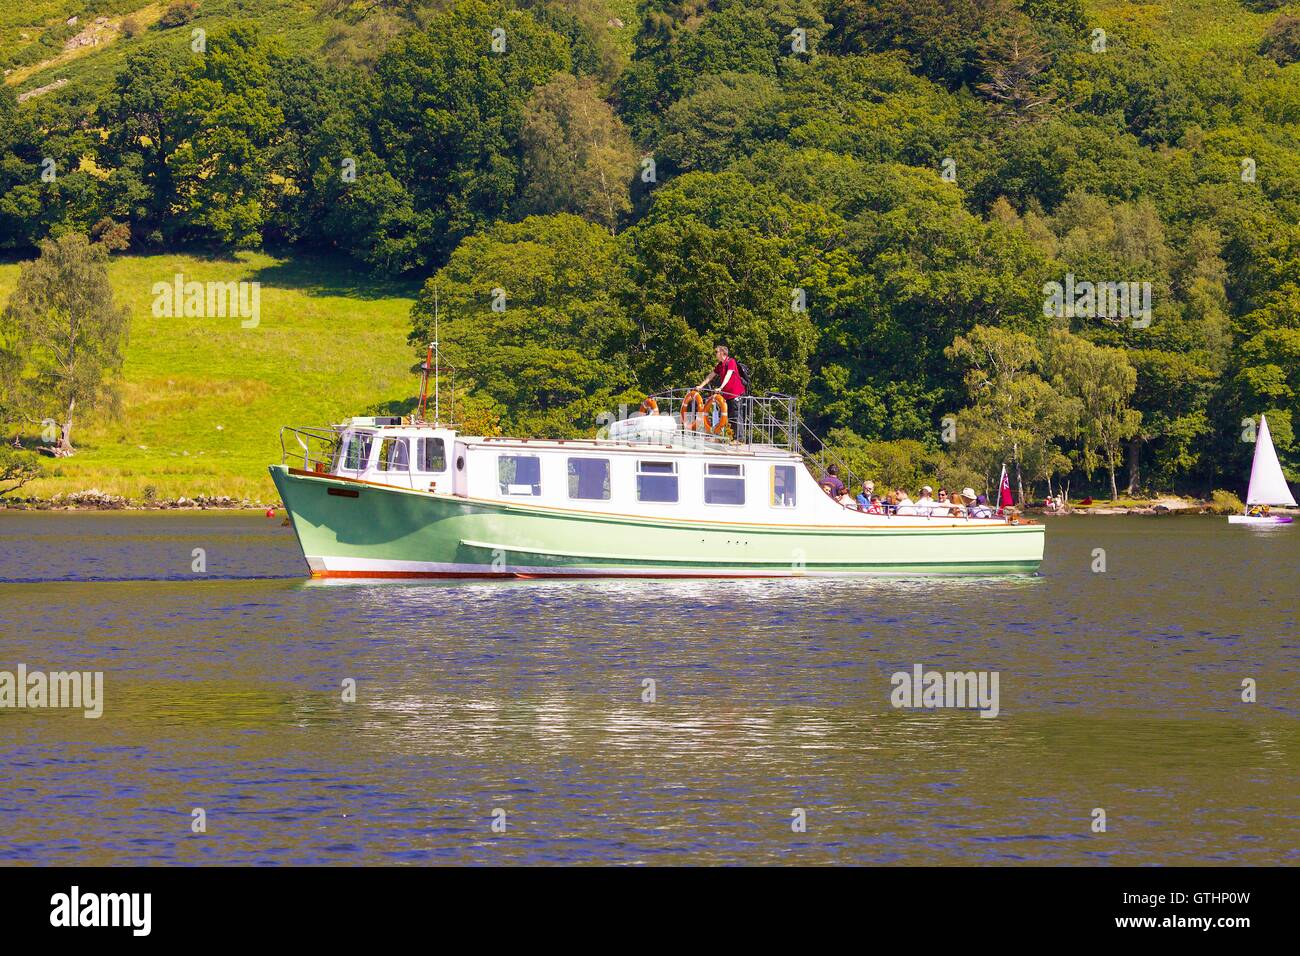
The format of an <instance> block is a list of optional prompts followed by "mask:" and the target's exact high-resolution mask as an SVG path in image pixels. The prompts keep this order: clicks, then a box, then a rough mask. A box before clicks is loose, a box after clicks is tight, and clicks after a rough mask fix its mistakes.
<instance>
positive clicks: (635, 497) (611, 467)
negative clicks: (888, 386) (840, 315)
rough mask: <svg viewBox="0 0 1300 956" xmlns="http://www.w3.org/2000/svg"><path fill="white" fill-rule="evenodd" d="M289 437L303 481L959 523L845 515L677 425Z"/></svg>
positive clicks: (772, 516)
mask: <svg viewBox="0 0 1300 956" xmlns="http://www.w3.org/2000/svg"><path fill="white" fill-rule="evenodd" d="M293 431H295V432H296V433H297V434H296V435H295V437H297V439H298V443H299V445H301V446H302V449H303V454H302V461H303V465H304V469H305V470H307V471H313V472H315V473H318V474H328V475H330V476H334V477H338V478H342V479H345V480H354V481H359V482H366V483H370V484H377V485H385V486H392V487H398V488H403V489H410V490H413V491H420V492H426V493H427V492H432V493H434V494H448V495H455V496H457V497H461V498H466V499H473V500H482V501H492V502H505V503H513V504H519V505H523V506H540V507H545V508H549V509H556V508H558V509H565V510H571V511H584V512H597V513H600V512H604V513H610V514H623V515H629V514H630V515H646V516H649V515H653V516H656V517H674V518H678V519H681V520H691V521H713V522H719V521H722V522H731V521H735V522H738V523H745V524H752V523H760V524H776V525H783V524H826V525H829V524H837V525H843V524H845V523H852V524H887V525H891V526H896V525H898V524H900V523H909V524H911V523H916V522H921V523H925V524H927V525H929V524H944V523H954V522H956V523H962V524H966V523H969V521H970V519H967V518H964V517H960V518H952V517H951V516H950V515H947V514H943V515H938V514H936V515H910V516H903V515H900V516H894V517H889V516H884V515H868V514H865V513H862V512H859V511H858V510H857V509H856V508H852V507H845V506H844V505H842V504H841V503H840V502H838V501H836V500H835V499H833V498H831V497H830V496H828V495H827V494H826V493H825V492H824V491H823V490H822V489H821V487H820V485H819V479H818V478H817V477H814V475H813V474H812V473H810V471H809V469H808V466H807V465H806V464H805V461H804V459H803V456H802V455H801V454H800V453H799V452H798V451H797V450H793V449H791V448H786V447H781V446H780V445H778V444H774V443H764V442H755V441H752V440H751V441H749V442H737V441H731V440H728V439H727V437H724V436H722V435H719V434H717V433H714V432H711V431H710V430H708V429H704V428H691V427H688V425H687V424H684V422H683V420H682V419H681V418H679V416H677V415H668V414H657V413H651V414H639V415H634V416H632V417H630V418H626V419H622V420H620V421H617V422H614V423H613V424H612V425H610V426H609V427H608V428H605V429H602V430H601V431H600V433H599V434H598V437H596V438H590V439H569V440H566V439H526V438H488V437H482V436H470V435H462V434H460V433H459V432H458V431H456V430H455V429H453V428H449V427H443V426H440V425H436V424H432V423H428V422H420V421H412V420H409V419H401V418H382V417H370V418H353V419H351V420H350V421H348V422H346V423H344V424H340V425H337V426H334V428H333V429H332V432H333V434H331V435H326V434H325V430H323V429H315V430H310V431H312V432H314V434H312V435H308V436H307V437H308V438H309V439H311V438H316V439H319V441H318V442H317V443H316V444H313V443H312V442H311V441H310V440H308V441H304V440H303V434H304V433H306V432H308V431H309V430H307V429H295V430H293ZM760 437H761V436H760ZM282 441H283V438H282ZM326 443H327V444H328V449H326V448H325V444H326ZM293 457H294V456H293V454H287V455H286V461H287V462H288V463H290V464H294V462H293V460H292V459H293ZM999 520H1000V519H999Z"/></svg>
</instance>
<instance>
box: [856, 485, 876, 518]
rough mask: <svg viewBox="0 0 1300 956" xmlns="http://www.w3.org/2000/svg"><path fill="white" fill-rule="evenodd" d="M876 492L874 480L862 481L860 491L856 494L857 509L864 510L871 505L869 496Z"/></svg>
mask: <svg viewBox="0 0 1300 956" xmlns="http://www.w3.org/2000/svg"><path fill="white" fill-rule="evenodd" d="M875 493H876V483H875V482H874V481H864V482H863V483H862V491H861V492H860V493H859V494H858V497H857V502H858V510H859V511H866V510H867V509H868V508H870V507H871V498H872V496H873V495H875Z"/></svg>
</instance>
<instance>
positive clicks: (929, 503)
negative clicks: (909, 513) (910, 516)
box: [916, 485, 934, 515]
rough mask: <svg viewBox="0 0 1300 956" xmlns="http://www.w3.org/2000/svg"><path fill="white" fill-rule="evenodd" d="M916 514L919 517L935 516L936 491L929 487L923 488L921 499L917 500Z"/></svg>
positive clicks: (924, 486)
mask: <svg viewBox="0 0 1300 956" xmlns="http://www.w3.org/2000/svg"><path fill="white" fill-rule="evenodd" d="M916 513H917V514H919V515H928V514H934V489H933V488H931V487H930V486H929V485H923V486H922V487H921V497H919V498H917V499H916Z"/></svg>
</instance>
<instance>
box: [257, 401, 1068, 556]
mask: <svg viewBox="0 0 1300 956" xmlns="http://www.w3.org/2000/svg"><path fill="white" fill-rule="evenodd" d="M739 403H740V414H739V416H738V417H739V418H740V422H739V423H726V422H725V421H723V422H722V423H721V424H722V427H719V419H718V408H717V406H719V405H721V406H722V408H724V409H725V404H723V403H720V402H712V403H708V404H710V405H712V406H714V407H713V408H711V409H709V410H706V409H704V408H702V405H704V404H706V403H704V402H702V401H701V400H700V396H699V395H698V393H693V390H675V391H672V392H665V393H661V394H659V395H656V396H653V397H651V398H650V399H647V401H646V403H645V404H644V405H643V406H642V411H641V412H638V413H637V414H634V415H632V416H630V417H627V418H624V419H622V420H619V421H616V422H613V423H612V424H611V425H610V426H609V427H608V428H607V429H602V430H601V432H600V433H598V435H597V436H596V437H593V438H585V439H574V440H559V439H532V438H499V437H484V436H475V435H466V434H461V433H460V431H459V430H458V429H456V428H455V427H454V426H453V425H449V424H443V423H441V422H440V421H438V416H437V415H435V416H434V419H433V420H432V421H427V420H425V419H424V416H423V413H422V412H421V413H419V414H416V415H413V416H410V417H408V418H379V417H371V418H353V419H351V420H349V421H347V422H344V423H342V424H339V425H334V426H330V427H328V428H298V427H289V426H286V427H285V428H284V429H282V430H281V450H282V452H283V456H282V462H281V464H279V465H273V466H271V469H270V470H271V477H272V478H273V480H274V481H275V486H276V488H277V489H278V490H279V493H280V499H281V501H283V503H284V506H285V508H286V510H287V511H288V514H289V518H290V520H291V521H292V524H293V528H294V531H295V532H296V534H297V536H298V543H299V544H300V545H301V547H302V551H303V555H304V557H305V558H306V560H307V564H308V566H309V567H310V569H311V573H312V575H313V576H316V577H360V578H390V577H397V578H421V577H451V578H477V577H492V578H507V577H513V578H542V577H606V576H608V577H626V576H632V577H704V578H732V577H737V578H738V577H782V578H785V577H801V576H824V575H830V576H834V575H846V576H848V575H909V576H910V575H921V574H925V575H933V574H975V575H989V574H1032V573H1034V572H1035V571H1036V570H1037V569H1038V566H1039V563H1040V562H1041V561H1042V558H1043V547H1044V528H1043V526H1042V525H1041V524H1036V523H1033V522H1026V521H1019V520H1017V519H1015V518H1003V517H998V518H992V519H983V518H968V517H954V516H952V515H951V514H949V513H947V510H946V509H945V512H944V513H942V514H940V513H934V514H918V515H892V516H885V515H872V514H866V513H863V512H861V511H858V510H857V509H856V508H853V507H846V506H845V505H843V504H841V503H840V502H839V501H837V500H835V499H833V498H831V497H830V496H829V495H827V494H826V492H825V491H823V490H822V488H821V487H820V485H819V483H818V478H817V477H815V476H814V473H813V470H810V467H811V468H816V465H815V464H814V463H813V462H812V461H811V455H810V454H809V452H808V451H807V449H806V448H805V447H804V446H803V444H802V442H801V438H800V436H801V429H802V428H803V427H804V426H802V424H801V423H800V422H799V419H798V415H797V409H796V407H795V402H794V399H792V398H789V397H787V396H781V395H773V396H765V397H755V396H744V397H742V398H741V399H740V400H739ZM420 407H421V408H423V407H424V401H423V399H422V400H421V405H420ZM290 438H292V439H295V440H296V443H297V446H298V448H296V449H293V450H290V448H291V446H292V445H293V442H292V441H288V440H289V439H290ZM287 441H288V446H286V442H287ZM299 465H301V467H300V466H299Z"/></svg>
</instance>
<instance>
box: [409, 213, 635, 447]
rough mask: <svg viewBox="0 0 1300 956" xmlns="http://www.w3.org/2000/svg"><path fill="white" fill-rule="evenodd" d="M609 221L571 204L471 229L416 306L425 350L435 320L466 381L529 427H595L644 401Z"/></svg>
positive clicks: (572, 433)
mask: <svg viewBox="0 0 1300 956" xmlns="http://www.w3.org/2000/svg"><path fill="white" fill-rule="evenodd" d="M615 253H616V246H615V241H614V239H613V238H612V237H611V236H610V234H609V232H608V231H607V230H605V229H603V228H602V227H600V226H598V225H595V224H593V223H588V222H585V221H584V220H582V219H580V218H578V217H576V216H572V215H567V214H561V215H555V216H533V217H529V218H527V219H525V220H523V221H522V222H519V223H510V224H506V223H502V224H498V225H496V226H494V227H493V228H492V229H490V230H488V231H487V232H485V233H482V234H479V235H475V236H471V237H469V238H467V239H466V240H464V241H463V242H462V243H461V244H460V245H459V246H458V247H457V248H456V251H455V252H454V253H453V254H452V257H451V259H450V261H449V262H448V263H447V265H446V266H444V267H443V268H442V269H441V270H439V271H438V273H437V274H436V275H434V276H433V277H432V278H431V279H430V280H429V281H428V282H427V283H426V284H425V287H424V291H423V292H422V293H421V295H420V298H419V300H418V301H417V302H416V304H415V307H414V308H413V309H412V311H411V316H412V330H411V336H410V340H411V343H412V344H413V345H414V346H415V347H416V350H417V353H418V354H419V355H420V357H421V358H423V357H424V354H425V345H426V344H427V343H428V342H431V341H432V340H433V338H434V332H435V309H436V311H437V312H438V313H440V315H441V322H440V327H439V328H438V334H439V336H440V341H441V343H442V352H443V358H444V362H445V363H446V365H448V366H450V367H454V368H455V369H456V370H457V373H456V387H457V388H458V389H462V388H465V387H466V386H468V387H469V388H470V389H471V390H472V391H473V392H474V393H475V394H477V395H479V396H481V397H485V398H487V399H488V400H489V401H490V403H491V407H492V410H493V412H494V413H495V415H496V416H497V417H499V418H500V420H501V422H502V424H503V427H505V428H506V429H507V430H510V431H514V432H515V433H518V434H527V435H548V436H553V437H557V438H571V437H577V436H581V435H588V434H591V432H592V431H593V430H594V429H595V428H596V427H597V425H598V424H599V422H598V416H599V415H600V413H602V412H609V411H612V410H616V409H617V408H618V405H619V403H621V402H629V401H633V402H640V400H641V397H642V396H641V391H640V390H639V389H638V388H637V387H636V384H637V383H636V380H635V378H634V376H633V372H632V369H631V368H630V367H629V365H628V363H627V361H626V360H624V359H623V358H622V357H621V356H620V355H619V352H618V349H619V347H620V345H621V344H622V343H624V342H626V341H627V338H628V320H627V319H626V318H625V316H624V314H623V312H622V311H621V309H620V307H619V305H618V304H617V302H616V301H615V297H614V289H615V287H616V285H617V277H616V267H615Z"/></svg>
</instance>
